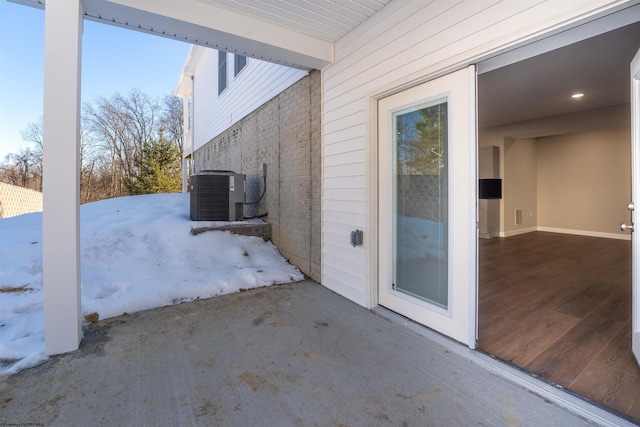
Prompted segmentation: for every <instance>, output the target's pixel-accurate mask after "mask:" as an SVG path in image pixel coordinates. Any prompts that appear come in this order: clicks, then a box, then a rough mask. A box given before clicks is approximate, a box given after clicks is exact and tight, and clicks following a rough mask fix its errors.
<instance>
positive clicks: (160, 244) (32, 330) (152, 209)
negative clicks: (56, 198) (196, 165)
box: [0, 194, 303, 374]
mask: <svg viewBox="0 0 640 427" xmlns="http://www.w3.org/2000/svg"><path fill="white" fill-rule="evenodd" d="M80 214H81V227H80V228H81V232H80V239H81V260H82V261H81V269H82V270H81V277H82V313H83V315H87V314H90V313H94V312H95V313H98V315H99V318H100V319H105V318H108V317H114V316H120V315H122V314H123V313H133V312H136V311H141V310H147V309H150V308H154V307H162V306H166V305H172V304H177V303H180V302H184V301H192V300H195V299H198V298H210V297H214V296H217V295H223V294H229V293H232V292H237V291H238V290H240V289H249V288H256V287H260V286H268V285H271V284H274V283H288V282H294V281H298V280H302V279H303V275H302V273H300V271H299V270H298V269H297V268H296V267H294V266H292V265H290V264H288V263H287V262H286V260H285V259H284V258H283V257H282V256H281V255H280V253H279V252H278V250H277V249H276V247H275V246H274V245H273V244H272V243H271V242H265V241H264V240H263V239H262V238H259V237H249V236H239V235H235V234H231V233H230V232H227V231H210V232H206V233H202V234H198V235H196V236H193V235H191V234H190V232H191V228H197V227H200V226H202V225H203V224H204V225H211V223H201V222H192V221H190V219H189V194H150V195H144V196H132V197H121V198H116V199H109V200H102V201H99V202H95V203H88V204H85V205H82V206H81V208H80ZM42 307H43V293H42V213H34V214H27V215H21V216H17V217H12V218H5V219H0V374H7V373H15V372H18V371H19V370H21V369H24V368H27V367H30V366H34V365H36V364H38V363H40V362H42V361H43V360H45V359H46V358H47V357H46V355H45V353H44V313H43V308H42Z"/></svg>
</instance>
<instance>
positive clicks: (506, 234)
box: [500, 227, 539, 237]
mask: <svg viewBox="0 0 640 427" xmlns="http://www.w3.org/2000/svg"><path fill="white" fill-rule="evenodd" d="M538 230H539V228H538V227H529V228H521V229H520V230H511V231H505V232H501V233H500V237H511V236H517V235H519V234H527V233H533V232H534V231H538Z"/></svg>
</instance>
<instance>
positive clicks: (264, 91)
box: [194, 48, 308, 150]
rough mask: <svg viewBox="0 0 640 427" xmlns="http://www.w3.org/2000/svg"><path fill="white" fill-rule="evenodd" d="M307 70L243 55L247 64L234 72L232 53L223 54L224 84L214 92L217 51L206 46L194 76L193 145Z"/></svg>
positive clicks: (287, 85) (209, 136) (211, 134)
mask: <svg viewBox="0 0 640 427" xmlns="http://www.w3.org/2000/svg"><path fill="white" fill-rule="evenodd" d="M202 49H206V48H202ZM307 74H308V72H307V71H304V70H297V69H293V68H288V67H284V66H282V65H277V64H272V63H268V62H264V61H259V60H257V59H253V58H247V65H246V66H245V67H244V69H243V70H242V71H241V72H240V73H239V74H238V75H237V76H234V56H233V55H232V54H227V88H226V89H225V90H224V91H223V92H222V93H221V94H220V95H218V51H216V50H213V49H206V52H205V53H204V55H203V58H202V61H201V62H200V64H199V66H198V68H197V69H196V70H195V77H194V80H195V82H194V86H195V88H194V128H195V149H196V150H197V149H198V148H200V147H202V146H203V145H205V144H206V143H207V142H209V141H211V140H212V139H213V138H215V137H216V136H218V135H219V134H220V133H222V132H223V131H225V130H226V129H228V128H229V127H230V126H232V125H233V124H235V123H237V122H238V121H240V120H241V119H242V118H244V117H246V116H247V115H248V114H250V113H251V112H252V111H255V110H256V109H257V108H258V107H260V106H261V105H263V104H264V103H266V102H267V101H269V100H270V99H272V98H273V97H274V96H276V95H278V94H279V93H281V92H282V91H283V90H285V89H287V88H288V87H289V86H291V85H292V84H294V83H295V82H297V81H298V80H300V79H301V78H302V77H304V76H306V75H307Z"/></svg>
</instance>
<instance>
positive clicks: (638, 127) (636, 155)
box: [630, 50, 640, 364]
mask: <svg viewBox="0 0 640 427" xmlns="http://www.w3.org/2000/svg"><path fill="white" fill-rule="evenodd" d="M630 71H631V76H630V77H631V78H630V83H631V196H632V197H631V200H632V201H633V204H634V205H635V207H634V209H632V211H631V222H632V224H633V225H634V226H635V227H637V226H640V222H639V221H638V209H640V117H638V115H639V114H640V50H638V52H637V53H636V55H635V57H634V58H633V60H632V61H631V67H630ZM631 246H632V250H631V251H632V254H633V255H632V273H631V282H632V292H631V307H632V308H631V337H632V338H631V341H632V344H631V347H632V351H633V355H634V356H635V358H636V361H637V362H638V364H640V277H639V276H638V273H640V269H639V267H640V235H638V231H633V232H632V238H631Z"/></svg>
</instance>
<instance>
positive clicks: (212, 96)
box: [174, 46, 321, 281]
mask: <svg viewBox="0 0 640 427" xmlns="http://www.w3.org/2000/svg"><path fill="white" fill-rule="evenodd" d="M174 94H175V95H176V96H180V97H182V98H183V99H184V104H183V105H185V106H186V108H185V111H184V123H185V126H184V128H185V129H186V134H185V150H184V158H185V162H184V168H185V173H184V183H186V182H187V176H188V172H187V171H190V172H192V173H198V172H200V171H203V170H212V169H214V170H215V169H217V170H232V171H233V172H236V173H242V174H245V175H246V176H247V196H246V198H247V202H250V203H251V204H246V205H245V207H244V216H245V217H254V216H257V215H265V214H266V216H265V217H264V219H265V220H266V221H267V222H269V223H270V224H271V238H272V240H273V242H274V243H275V244H276V245H277V246H278V248H279V250H280V251H281V252H282V254H283V255H284V256H285V257H286V258H287V259H289V260H290V261H291V262H292V263H293V264H295V265H296V266H298V267H299V268H300V269H301V270H302V271H303V272H304V273H305V274H306V275H308V276H310V277H312V278H314V279H316V280H318V281H320V280H321V274H320V175H321V169H320V131H321V129H320V73H319V72H318V71H311V72H309V71H306V70H299V69H295V68H291V67H286V66H283V65H277V64H272V63H269V62H265V61H260V60H257V59H254V58H247V57H245V56H240V55H237V54H231V53H227V52H224V51H217V50H214V49H210V48H206V47H202V46H192V48H191V50H190V51H189V54H188V56H187V60H186V62H185V65H184V68H183V71H182V74H181V76H180V79H179V82H178V85H177V87H176V89H175V91H174ZM263 163H264V164H266V171H267V176H266V180H265V179H263V177H262V169H261V164H263ZM265 184H266V189H265ZM184 189H185V190H186V188H184ZM263 192H264V197H263V198H262V199H261V200H260V201H259V202H258V203H254V202H255V201H258V200H259V199H260V196H261V195H262V194H263Z"/></svg>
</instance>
